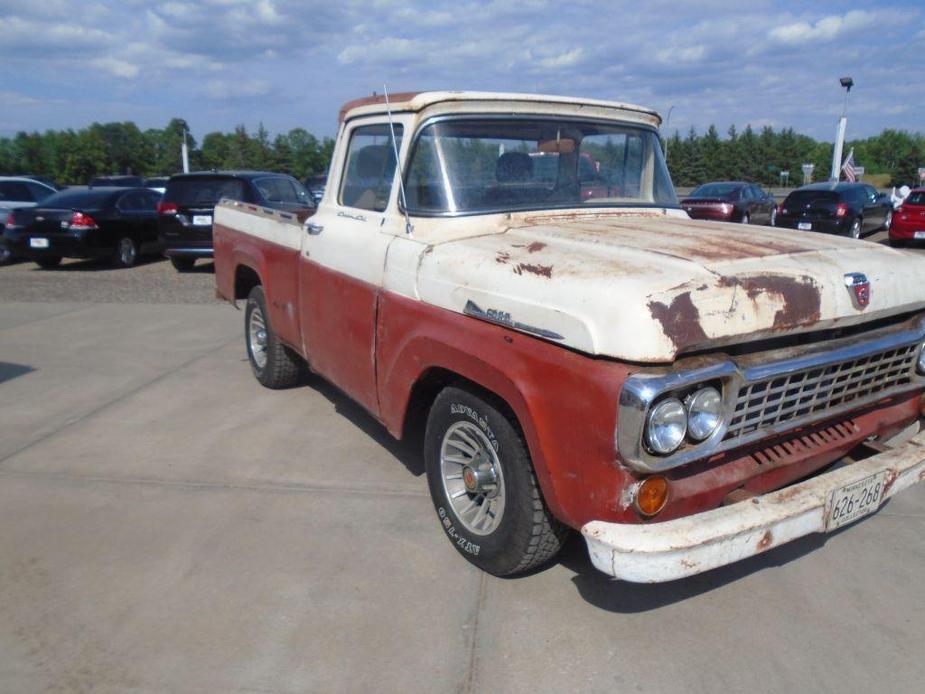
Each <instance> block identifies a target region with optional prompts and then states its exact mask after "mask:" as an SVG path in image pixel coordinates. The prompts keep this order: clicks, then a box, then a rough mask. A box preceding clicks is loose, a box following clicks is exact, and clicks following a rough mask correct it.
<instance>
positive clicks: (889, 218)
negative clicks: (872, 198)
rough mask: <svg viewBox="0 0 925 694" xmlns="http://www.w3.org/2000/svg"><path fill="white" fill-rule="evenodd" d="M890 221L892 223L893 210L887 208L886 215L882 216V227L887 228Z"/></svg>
mask: <svg viewBox="0 0 925 694" xmlns="http://www.w3.org/2000/svg"><path fill="white" fill-rule="evenodd" d="M892 223H893V211H892V210H889V211H887V213H886V217H884V218H883V228H884V229H889V228H890V224H892Z"/></svg>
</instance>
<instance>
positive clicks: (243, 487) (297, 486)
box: [0, 470, 429, 498]
mask: <svg viewBox="0 0 925 694" xmlns="http://www.w3.org/2000/svg"><path fill="white" fill-rule="evenodd" d="M0 478H7V479H11V478H22V479H34V480H48V481H53V482H73V483H78V484H86V483H101V484H122V485H126V486H135V485H138V486H152V487H175V488H184V489H203V490H207V491H255V492H267V493H272V494H299V493H307V494H313V493H325V492H328V493H334V494H338V493H340V494H358V495H373V496H396V497H417V498H428V497H429V495H428V494H427V492H422V491H417V490H414V489H408V490H403V489H374V488H372V487H370V488H365V489H364V488H359V487H345V486H340V485H326V484H301V483H298V482H294V483H291V484H241V483H235V482H205V481H197V480H158V479H151V478H146V477H107V476H105V475H69V474H65V473H54V472H50V473H45V472H27V471H22V470H0Z"/></svg>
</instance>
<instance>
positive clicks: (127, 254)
mask: <svg viewBox="0 0 925 694" xmlns="http://www.w3.org/2000/svg"><path fill="white" fill-rule="evenodd" d="M119 258H120V259H121V260H122V262H123V263H125V264H126V265H130V264H131V263H132V262H134V260H135V244H133V243H132V241H131V239H122V241H120V242H119Z"/></svg>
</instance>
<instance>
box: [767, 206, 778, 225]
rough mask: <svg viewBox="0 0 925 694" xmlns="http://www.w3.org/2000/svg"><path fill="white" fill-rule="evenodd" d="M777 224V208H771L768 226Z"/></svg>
mask: <svg viewBox="0 0 925 694" xmlns="http://www.w3.org/2000/svg"><path fill="white" fill-rule="evenodd" d="M776 224H777V208H776V207H775V208H773V209H772V210H771V219H770V221H769V223H768V226H775V225H776Z"/></svg>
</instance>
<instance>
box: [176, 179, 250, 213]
mask: <svg viewBox="0 0 925 694" xmlns="http://www.w3.org/2000/svg"><path fill="white" fill-rule="evenodd" d="M222 198H230V199H232V200H243V198H244V181H242V180H240V179H237V178H228V177H225V176H215V177H212V176H189V177H183V178H173V179H171V180H170V181H169V182H168V183H167V192H166V193H164V200H165V201H167V202H173V203H176V204H177V205H180V206H181V207H214V206H215V203H217V202H218V201H219V200H221V199H222Z"/></svg>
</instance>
